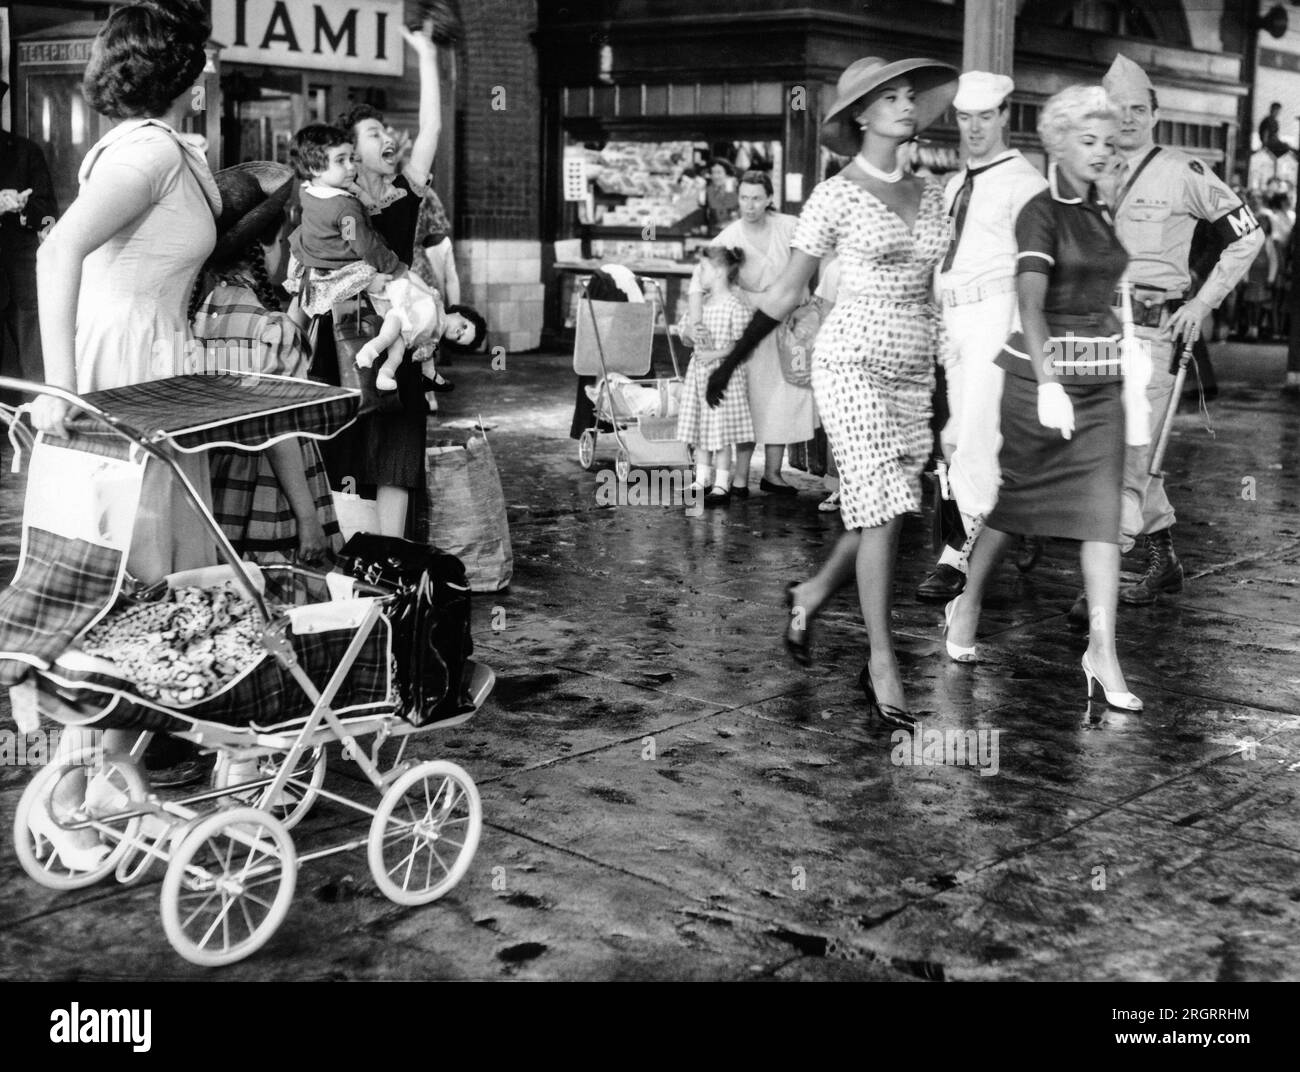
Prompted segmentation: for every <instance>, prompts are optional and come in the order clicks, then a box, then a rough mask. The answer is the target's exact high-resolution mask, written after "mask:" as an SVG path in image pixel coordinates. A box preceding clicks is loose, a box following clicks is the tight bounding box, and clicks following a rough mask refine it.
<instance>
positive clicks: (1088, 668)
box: [1082, 652, 1142, 711]
mask: <svg viewBox="0 0 1300 1072" xmlns="http://www.w3.org/2000/svg"><path fill="white" fill-rule="evenodd" d="M1082 666H1083V676H1084V680H1086V681H1087V683H1088V699H1090V700H1091V699H1092V683H1093V682H1094V681H1095V682H1097V683H1098V684H1099V685H1101V691H1102V695H1103V696H1105V697H1106V702H1107V703H1108V704H1110V706H1111V707H1115V708H1118V709H1119V710H1121V711H1141V710H1142V701H1141V700H1139V699H1138V698H1137V697H1136V696H1134V695H1133V694H1132V693H1131V692H1111V691H1110V689H1108V688H1106V683H1105V682H1104V681H1102V680H1101V675H1099V674H1098V673H1097V671H1095V670H1094V669H1093V668H1092V664H1091V663H1089V662H1088V653H1087V652H1084V654H1083V662H1082Z"/></svg>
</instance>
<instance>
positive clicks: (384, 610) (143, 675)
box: [0, 375, 494, 966]
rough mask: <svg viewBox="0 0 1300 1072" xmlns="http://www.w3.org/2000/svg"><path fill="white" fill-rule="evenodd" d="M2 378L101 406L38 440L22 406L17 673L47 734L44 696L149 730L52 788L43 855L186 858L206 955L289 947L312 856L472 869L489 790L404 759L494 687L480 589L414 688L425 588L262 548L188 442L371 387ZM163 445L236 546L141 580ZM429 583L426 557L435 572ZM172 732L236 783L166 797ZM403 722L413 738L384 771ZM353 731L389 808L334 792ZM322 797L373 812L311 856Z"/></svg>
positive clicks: (50, 781) (49, 878) (193, 955)
mask: <svg viewBox="0 0 1300 1072" xmlns="http://www.w3.org/2000/svg"><path fill="white" fill-rule="evenodd" d="M0 387H2V388H9V389H13V390H19V391H27V392H36V393H43V394H51V395H55V396H56V397H59V398H62V399H63V400H65V401H67V402H69V403H70V404H72V405H74V406H76V407H78V408H80V409H81V410H82V411H83V412H84V416H83V417H81V418H78V421H77V424H76V426H75V427H76V432H75V434H73V435H71V436H70V437H68V438H62V437H54V436H49V435H45V434H37V435H35V436H33V435H32V433H31V432H30V430H29V429H27V428H26V427H25V426H24V425H22V424H21V423H20V422H19V421H18V420H16V419H15V418H16V416H17V414H16V413H15V411H13V410H8V409H7V408H6V411H5V416H6V417H8V418H9V419H10V422H11V433H10V434H11V439H15V437H16V440H21V441H22V442H21V444H20V443H18V442H17V441H16V442H15V445H16V446H21V447H22V448H23V449H29V450H30V452H31V458H30V470H29V475H28V482H27V493H26V501H25V505H24V517H23V536H22V550H21V555H20V559H19V565H18V571H17V574H16V576H15V577H14V580H13V583H12V584H11V585H10V587H9V588H8V589H6V590H4V591H3V592H0V682H2V683H4V684H7V685H10V686H11V690H10V695H11V697H12V698H13V707H14V713H15V718H16V720H17V721H18V723H19V728H20V729H22V730H24V731H26V732H32V731H33V730H35V728H36V725H37V715H38V714H44V715H46V716H47V717H49V718H52V719H54V720H55V721H56V722H59V723H61V724H62V725H63V726H64V727H67V728H68V729H64V730H63V731H61V732H65V733H66V732H69V731H70V728H72V727H80V728H84V729H94V730H119V731H121V730H125V731H129V732H130V733H131V734H135V733H136V732H137V731H139V733H138V736H137V737H135V743H134V744H133V745H131V746H130V747H129V754H124V753H122V752H116V753H114V752H108V753H105V752H104V750H103V749H102V748H100V747H97V746H90V745H88V746H87V747H86V748H85V749H84V750H81V751H77V752H74V753H69V754H64V755H62V756H61V757H60V760H59V761H58V762H51V763H50V764H49V765H47V766H46V767H44V768H42V769H41V770H40V772H39V773H38V774H37V775H36V776H35V777H34V778H33V779H32V781H31V782H30V783H29V784H28V786H27V788H26V790H25V791H24V793H23V794H22V797H21V799H20V801H19V804H18V809H17V815H16V817H15V821H14V835H15V846H16V849H17V854H18V858H19V860H20V862H21V864H22V866H23V868H24V869H25V870H26V871H27V873H28V874H29V875H31V876H32V877H33V878H34V879H35V880H36V881H38V882H40V883H41V884H42V885H45V886H48V887H50V888H53V889H76V888H80V887H84V886H89V885H91V884H93V883H96V882H98V881H100V880H102V879H104V878H107V877H108V876H109V875H114V876H115V877H116V878H117V879H118V881H120V882H123V883H130V882H134V881H138V880H140V879H141V878H143V876H144V875H145V874H146V873H147V872H148V870H149V868H150V865H152V864H154V863H162V864H164V865H165V867H166V871H165V874H164V877H163V882H162V890H161V900H162V918H163V928H164V931H165V932H166V935H167V938H168V940H169V941H170V942H171V944H172V946H173V947H174V948H175V949H176V950H177V952H179V953H180V954H181V955H182V956H183V957H185V958H186V959H187V960H189V961H191V962H193V963H195V964H199V965H206V966H215V965H223V964H229V963H232V962H234V961H237V960H241V959H243V958H244V957H247V956H248V955H250V954H251V953H253V952H254V951H256V950H257V949H259V948H260V947H261V946H262V945H263V944H265V942H266V941H267V940H268V939H269V938H270V937H271V935H272V934H273V933H274V932H275V930H276V929H277V928H278V927H279V925H280V923H281V921H282V920H283V919H284V917H285V915H286V913H287V911H288V908H289V902H290V901H291V900H292V897H293V891H294V886H295V882H296V877H297V870H298V864H299V863H300V862H305V861H308V860H315V859H319V858H322V857H324V856H328V855H331V854H335V853H340V852H347V851H350V850H352V849H357V848H361V847H363V846H364V847H365V848H366V850H367V856H368V861H369V865H370V870H371V873H372V875H373V877H374V880H375V882H376V884H377V885H378V887H379V889H380V890H381V891H383V893H384V894H386V895H387V896H388V897H389V898H390V899H392V900H394V901H396V902H398V903H399V904H405V905H415V904H425V903H428V902H430V901H433V900H435V899H436V898H438V897H440V896H442V895H443V894H444V893H446V892H447V891H448V890H450V889H452V888H453V887H454V886H455V885H456V883H457V882H459V881H460V879H461V877H462V876H463V875H464V874H465V872H466V870H467V869H468V867H469V865H470V862H471V861H472V860H473V857H474V853H475V851H476V849H477V845H478V840H479V834H480V831H481V828H482V812H481V805H480V802H479V796H478V791H477V789H476V788H475V785H474V782H473V780H472V779H471V778H470V776H469V775H468V774H467V773H466V772H465V771H464V770H462V769H461V768H460V767H458V766H456V765H455V764H452V763H447V762H443V761H441V760H434V761H425V762H418V761H412V760H407V761H405V762H404V761H403V755H404V753H405V750H406V745H407V743H408V741H409V738H410V736H411V735H412V734H415V733H419V732H423V731H425V730H430V729H435V728H445V727H448V726H452V725H457V724H460V723H462V722H464V721H466V720H467V719H469V718H470V717H472V716H473V714H474V713H475V712H476V711H477V710H478V708H479V707H480V706H481V705H482V703H483V702H484V700H485V699H486V698H487V696H488V694H489V693H490V691H491V689H492V686H493V682H494V677H493V674H492V672H491V671H490V670H489V669H487V668H486V667H484V666H481V665H479V664H477V663H475V662H474V661H473V660H472V659H469V658H468V654H469V652H470V651H472V648H471V647H470V645H469V637H468V598H469V597H468V590H467V589H466V590H465V591H464V593H463V600H464V605H463V609H464V612H465V617H464V619H463V623H464V629H463V631H464V638H463V639H464V647H463V649H462V651H461V652H460V654H462V655H464V656H466V657H465V658H464V659H459V658H457V653H456V652H454V651H451V649H450V648H447V649H444V651H445V652H446V653H447V654H448V658H447V659H445V660H441V661H440V665H441V668H442V669H441V671H440V673H441V675H442V676H441V678H439V680H440V681H441V682H442V685H443V687H442V688H441V689H440V690H437V691H435V690H433V689H431V688H428V687H426V688H425V689H424V695H423V700H424V702H422V703H421V704H417V705H414V706H413V705H412V704H410V703H409V702H407V701H408V700H409V697H410V696H411V695H412V690H411V689H410V688H408V685H409V684H410V683H409V682H403V681H402V680H400V678H401V675H400V673H398V672H397V671H398V670H400V666H399V667H398V668H397V669H396V670H395V665H394V664H395V660H394V654H395V652H397V651H399V649H401V647H402V646H403V644H402V641H403V636H402V634H401V631H400V629H399V628H398V625H397V622H398V619H399V616H400V615H401V614H403V613H404V612H406V611H409V610H410V607H411V605H412V604H411V600H412V598H413V596H412V592H411V591H409V590H405V589H401V588H399V587H397V586H384V585H378V584H376V585H367V584H364V583H359V582H357V581H356V580H355V579H354V578H351V577H348V576H345V575H343V574H341V573H331V574H320V573H313V572H311V571H308V570H304V569H301V568H299V567H297V566H292V565H284V566H263V567H260V568H259V567H257V566H255V565H253V564H252V563H247V562H241V561H240V560H239V559H238V557H237V556H236V554H235V552H234V550H233V549H232V548H231V546H230V544H229V543H228V542H227V541H226V539H225V537H224V535H223V534H222V531H221V528H220V527H219V526H218V525H217V524H216V522H215V521H214V519H213V517H212V514H211V513H210V512H209V511H208V510H207V509H206V508H205V507H204V506H203V505H202V502H201V500H200V498H199V496H198V495H197V494H196V492H195V489H194V487H193V485H191V484H190V482H189V480H188V479H187V478H186V476H185V473H184V471H183V470H182V468H181V467H180V466H178V465H177V464H176V462H175V460H174V457H175V454H176V452H180V453H193V452H198V451H203V450H207V449H210V448H212V447H216V446H222V447H233V448H236V449H243V450H260V449H263V448H265V447H267V446H269V445H271V444H273V443H276V442H279V441H281V440H283V439H285V438H288V437H294V436H306V437H313V438H327V437H329V436H332V435H334V434H336V433H337V432H338V431H340V430H341V429H343V428H344V427H346V426H347V425H349V424H350V423H351V422H352V420H353V419H354V417H355V413H356V409H357V392H356V391H353V390H349V389H346V388H339V387H328V386H323V385H320V384H315V383H309V382H306V381H302V380H293V379H288V378H285V377H279V376H264V375H197V376H181V377H176V378H173V379H168V380H159V381H155V382H152V383H146V384H139V385H136V386H133V387H127V388H121V389H116V390H110V391H100V392H96V393H94V394H91V395H88V396H87V397H85V398H78V397H76V396H74V395H71V394H69V393H67V392H65V391H61V390H59V389H57V388H52V387H46V386H43V385H37V384H30V383H24V382H22V381H18V380H9V379H0ZM150 459H152V460H153V463H156V464H160V465H161V466H162V467H163V469H164V470H165V471H166V472H167V473H169V474H170V475H171V477H172V478H173V479H174V480H176V481H178V482H179V486H180V487H181V489H183V492H184V496H185V499H186V500H187V501H188V502H189V503H190V504H191V505H192V506H193V507H194V509H195V510H196V511H197V512H198V514H199V516H200V518H201V520H202V521H203V523H204V525H205V528H206V529H207V530H208V531H209V532H210V535H211V538H212V543H213V544H214V545H215V546H216V549H217V552H218V555H219V557H220V558H221V559H222V560H223V564H221V565H216V566H212V567H209V568H205V569H202V570H196V571H189V572H188V573H185V574H177V575H174V576H172V577H168V578H166V580H165V584H163V583H160V584H159V585H157V586H154V589H150V590H142V591H134V592H132V591H129V590H127V585H126V583H125V582H126V578H125V571H126V556H127V551H128V549H129V545H130V539H131V533H132V529H133V525H134V520H135V514H136V511H137V506H138V500H139V494H140V489H141V487H142V485H143V472H144V464H145V462H146V461H147V460H150ZM443 557H444V558H449V557H450V556H443ZM452 561H453V562H455V560H454V559H453V560H452ZM376 568H377V569H378V570H379V571H380V572H382V570H383V564H382V563H380V564H378V566H377V567H376ZM429 583H430V575H429V574H428V573H426V574H424V575H423V577H422V579H421V584H422V585H426V586H427V585H428V584H429ZM421 598H422V596H421ZM403 620H404V619H403ZM406 639H409V638H406ZM407 646H409V645H407ZM453 664H455V665H453ZM424 684H425V685H426V686H428V682H427V681H426V682H425V683H424ZM417 691H418V690H417ZM153 732H162V733H167V734H171V735H173V736H176V737H180V738H184V739H186V740H188V741H191V742H193V743H195V744H197V745H199V746H200V747H202V748H203V749H206V750H209V751H213V752H215V753H216V754H217V763H216V767H215V771H214V775H213V785H212V787H211V788H210V789H205V790H202V791H199V792H195V793H191V794H188V795H185V796H183V797H181V798H179V799H173V798H172V797H169V798H167V799H164V798H162V797H160V796H159V795H156V794H153V793H151V792H150V790H149V786H148V785H147V784H146V782H145V779H144V777H143V776H142V775H141V773H140V771H141V769H142V767H141V765H140V764H138V763H136V762H133V760H138V759H140V758H141V757H142V753H143V751H144V747H145V745H146V744H147V742H148V739H149V737H150V736H151V734H152V733H153ZM85 736H86V739H87V740H88V741H89V740H90V735H89V734H87V735H85ZM114 736H115V737H116V736H120V735H118V734H115V735H114ZM366 738H372V739H373V740H372V742H371V744H370V747H369V749H368V750H367V749H366V748H364V747H363V744H362V742H363V740H364V739H366ZM126 739H128V740H129V739H131V738H129V737H128V738H126ZM390 740H392V741H396V742H398V743H399V744H400V747H399V748H398V749H397V755H396V758H395V759H394V760H393V761H392V764H391V766H389V767H387V769H381V763H380V750H381V747H382V746H383V745H384V744H385V743H386V742H388V741H390ZM335 741H337V742H341V743H342V745H343V754H344V756H345V757H346V758H349V759H351V760H352V761H353V762H355V763H356V764H357V766H359V767H360V768H361V771H362V772H363V774H364V775H365V777H366V779H368V780H369V781H370V782H371V784H373V785H374V786H375V787H376V788H377V789H379V790H380V792H381V798H380V801H379V804H378V807H372V806H369V805H368V804H366V803H362V802H359V801H356V800H353V799H351V798H350V797H349V796H347V795H345V794H344V793H342V792H336V791H334V790H333V789H331V788H327V786H326V784H325V776H326V766H325V760H326V756H325V750H326V746H327V745H328V744H329V743H331V742H335ZM391 751H392V750H391V749H390V752H391ZM331 784H332V783H331ZM74 790H75V791H74ZM173 796H175V794H173ZM320 798H326V799H328V800H330V801H332V802H334V803H336V804H340V805H343V806H344V807H346V808H350V809H354V810H356V811H358V812H360V813H361V814H362V816H363V817H365V820H366V821H368V822H369V829H368V832H364V833H363V832H362V831H359V830H354V831H352V832H351V833H352V835H353V836H350V837H348V839H347V840H345V841H344V842H343V843H341V844H330V845H327V846H324V847H318V846H317V844H316V841H317V840H319V838H320V835H319V834H318V833H315V832H314V833H312V834H310V835H309V837H310V838H311V839H312V840H311V851H307V852H302V853H299V852H297V851H296V850H295V847H294V843H293V841H292V839H291V838H290V836H289V830H290V829H291V828H293V827H294V826H296V825H297V824H298V823H299V822H300V821H301V820H302V819H303V818H304V817H305V815H306V814H307V812H308V811H309V810H310V808H311V807H312V805H313V803H314V802H315V801H317V800H318V799H320ZM69 799H71V800H72V801H74V803H73V804H71V805H68V804H67V801H68V800H69ZM85 831H93V832H94V833H95V834H96V835H97V838H98V841H97V843H96V844H93V845H91V846H88V847H85V846H84V841H85V840H86V838H87V835H86V834H84V833H83V834H81V841H79V842H78V843H77V844H75V845H73V844H72V842H71V836H72V835H73V834H76V833H78V832H85ZM356 835H360V836H356ZM56 843H57V844H59V845H62V846H63V850H62V851H63V853H64V854H65V855H66V856H67V857H68V859H64V858H63V856H62V855H61V854H60V852H61V850H60V848H58V847H56ZM70 861H71V862H70Z"/></svg>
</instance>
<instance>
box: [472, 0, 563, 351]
mask: <svg viewBox="0 0 1300 1072" xmlns="http://www.w3.org/2000/svg"><path fill="white" fill-rule="evenodd" d="M460 6H461V13H462V15H463V17H464V20H465V47H464V50H463V52H462V54H461V57H460V60H459V62H460V64H461V67H460V70H459V78H458V88H459V94H458V98H457V102H456V104H457V107H456V206H455V220H454V233H455V239H456V262H457V266H458V268H459V270H460V276H461V282H462V289H463V292H464V300H465V301H467V302H469V303H470V304H471V305H473V306H474V307H475V308H477V309H478V310H479V311H480V312H481V313H482V314H483V315H484V317H485V318H486V319H487V323H488V344H489V346H504V347H505V348H506V349H507V350H510V351H519V350H531V349H534V348H536V347H537V346H538V344H539V343H540V342H541V332H542V319H543V310H544V307H545V304H544V294H545V288H544V287H543V286H542V283H541V274H542V258H541V242H540V235H541V171H540V166H541V165H540V157H541V129H542V109H541V93H540V91H539V89H538V85H537V53H536V50H535V49H534V48H533V43H532V40H531V34H532V32H533V30H534V29H536V26H537V9H536V2H535V0H468V2H464V0H463V2H462V3H461V5H460Z"/></svg>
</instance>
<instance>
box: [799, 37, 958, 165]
mask: <svg viewBox="0 0 1300 1072" xmlns="http://www.w3.org/2000/svg"><path fill="white" fill-rule="evenodd" d="M900 75H907V76H908V78H909V79H910V80H911V82H912V89H913V90H914V91H915V93H916V101H915V117H916V132H917V133H918V134H919V133H920V132H921V131H923V130H924V129H925V128H926V127H928V126H929V125H930V124H931V123H933V122H934V121H935V120H936V119H938V118H939V116H941V115H943V113H944V112H945V111H947V110H948V106H949V105H950V104H952V99H953V97H955V96H956V95H957V78H958V71H957V68H956V67H953V66H952V65H950V64H947V63H940V62H939V61H938V60H925V59H909V60H895V61H894V62H893V63H887V62H886V61H885V60H883V59H881V58H880V57H879V56H867V57H866V58H865V59H860V60H854V61H853V62H852V63H850V64H849V65H848V67H846V68H845V69H844V73H843V74H842V75H840V80H839V83H838V84H837V85H836V96H835V103H834V104H832V105H831V107H830V110H829V111H828V112H827V113H826V118H825V120H823V122H822V133H821V142H822V144H823V145H825V146H826V148H828V149H830V150H831V151H832V152H836V153H839V154H840V155H841V156H854V155H856V154H857V152H858V151H859V150H860V149H861V148H862V128H861V127H859V126H858V124H857V122H856V121H855V120H854V117H853V111H854V108H853V106H854V105H855V104H857V103H858V102H859V101H860V100H862V98H863V97H865V96H866V95H867V94H868V93H870V92H871V91H872V90H873V89H878V88H879V87H880V86H883V85H884V84H885V83H886V82H889V81H892V80H893V79H895V78H898V77H899V76H900Z"/></svg>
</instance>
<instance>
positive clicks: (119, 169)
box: [32, 162, 183, 432]
mask: <svg viewBox="0 0 1300 1072" xmlns="http://www.w3.org/2000/svg"><path fill="white" fill-rule="evenodd" d="M152 203H153V191H152V188H151V187H150V184H149V179H148V177H147V176H146V175H145V174H144V173H143V172H141V171H138V170H136V169H135V168H133V167H130V166H128V165H123V164H112V163H105V162H100V164H99V165H98V166H97V167H96V168H95V170H94V172H93V173H92V175H91V178H90V180H89V181H88V182H87V183H86V185H85V186H83V187H82V189H81V193H80V195H79V196H78V197H77V199H76V200H75V201H73V202H72V204H71V205H70V206H68V211H67V212H66V213H64V215H63V218H62V219H60V220H59V222H58V223H56V224H55V225H54V227H53V228H51V230H50V233H49V236H48V237H47V238H46V239H45V241H44V242H43V243H41V247H40V249H39V250H38V251H37V254H36V290H37V297H38V301H39V308H40V323H41V347H42V349H43V351H44V355H45V382H46V383H48V384H50V385H51V386H54V387H62V388H64V389H66V390H69V391H75V390H76V389H77V369H76V324H77V299H78V296H79V294H80V292H81V271H82V262H83V261H84V260H85V259H86V257H87V256H88V255H89V254H91V253H93V252H94V251H95V250H97V249H98V248H99V247H100V246H102V245H103V244H104V243H105V242H107V241H108V240H109V239H110V238H112V237H113V236H114V235H115V234H117V233H118V232H119V231H121V230H122V229H123V228H125V227H127V226H128V225H129V224H131V223H132V222H133V221H135V220H136V219H138V218H139V217H140V216H141V215H143V214H144V212H145V210H146V209H148V208H149V206H150V204H152ZM156 345H162V346H170V345H172V340H170V339H160V340H158V341H157V343H156ZM168 356H170V357H173V358H174V359H176V360H179V359H180V357H181V356H183V355H165V354H157V355H154V359H155V360H157V359H158V358H164V359H165V358H166V357H168ZM169 367H175V364H174V362H173V364H172V365H171V366H169ZM67 412H68V407H67V405H66V404H65V403H63V402H60V401H59V400H57V399H54V398H50V397H48V396H44V395H42V396H41V397H40V398H38V399H37V402H36V405H35V406H34V409H33V413H32V421H33V423H34V424H35V425H36V427H37V428H38V429H40V430H41V431H48V432H58V431H61V430H62V426H63V419H64V417H66V416H67Z"/></svg>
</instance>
